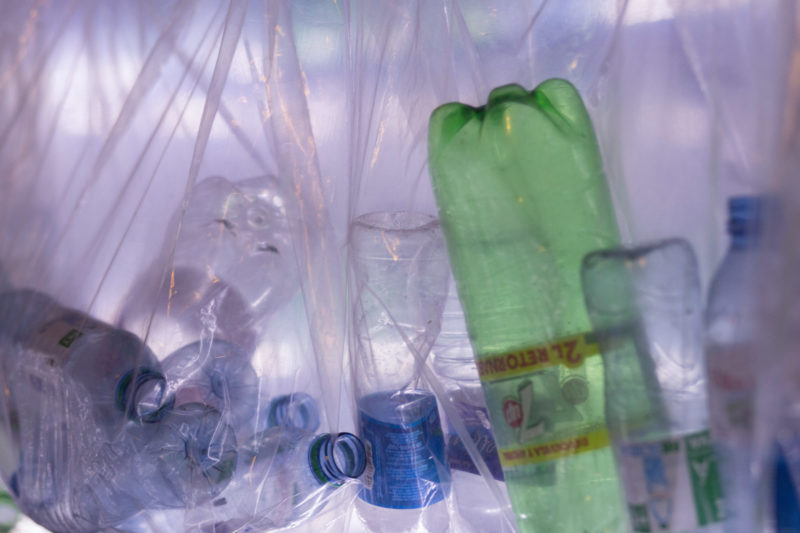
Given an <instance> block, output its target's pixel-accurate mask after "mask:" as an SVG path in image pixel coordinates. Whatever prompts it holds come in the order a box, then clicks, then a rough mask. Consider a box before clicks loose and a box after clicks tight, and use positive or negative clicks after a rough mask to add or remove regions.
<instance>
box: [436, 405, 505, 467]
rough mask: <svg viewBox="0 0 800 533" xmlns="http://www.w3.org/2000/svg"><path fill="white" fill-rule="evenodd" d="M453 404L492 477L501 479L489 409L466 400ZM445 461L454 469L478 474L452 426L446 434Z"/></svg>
mask: <svg viewBox="0 0 800 533" xmlns="http://www.w3.org/2000/svg"><path fill="white" fill-rule="evenodd" d="M453 405H454V406H455V407H456V409H457V410H458V414H459V415H460V417H461V420H462V421H463V422H464V425H465V426H466V428H467V432H469V436H470V437H471V438H472V441H473V442H474V443H475V447H477V448H478V452H479V453H480V454H481V457H482V458H483V460H484V461H485V462H486V466H488V467H489V472H491V474H492V477H494V478H495V479H497V480H498V481H503V469H502V467H501V466H500V457H499V456H498V455H497V444H496V443H495V441H494V434H493V433H492V429H491V425H490V424H489V411H488V410H487V409H486V408H485V407H480V406H477V405H472V404H469V403H467V402H459V401H454V402H453ZM447 462H448V464H449V465H450V468H452V469H454V470H463V471H464V472H470V473H472V474H478V468H477V467H476V466H475V463H474V462H473V461H472V457H470V455H469V452H468V451H467V448H466V447H465V446H464V443H463V442H462V441H461V437H459V436H458V434H457V433H456V432H455V430H454V429H453V428H452V427H450V428H449V431H448V434H447Z"/></svg>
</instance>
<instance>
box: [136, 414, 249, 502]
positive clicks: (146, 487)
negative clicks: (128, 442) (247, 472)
mask: <svg viewBox="0 0 800 533" xmlns="http://www.w3.org/2000/svg"><path fill="white" fill-rule="evenodd" d="M237 457H238V448H237V441H236V436H235V434H234V431H233V428H231V426H230V425H228V424H227V423H226V422H225V419H224V417H223V416H222V414H221V413H220V412H219V411H217V410H216V409H214V408H213V407H209V406H208V405H203V404H200V403H187V404H184V405H180V406H178V407H176V408H174V409H171V410H170V411H169V412H168V413H167V415H166V416H165V417H164V419H163V420H161V421H160V422H159V424H158V431H157V432H156V433H155V434H154V435H153V436H152V437H151V438H150V439H149V442H148V443H147V444H146V446H145V447H144V449H143V450H142V451H141V452H140V453H139V454H138V455H137V456H136V457H135V460H134V461H133V464H132V466H134V467H135V468H136V469H137V476H136V477H137V479H138V480H139V482H140V483H141V490H143V491H145V492H146V493H147V494H149V495H150V496H151V498H150V502H152V504H154V506H155V507H189V508H191V507H193V506H195V505H198V504H202V503H204V502H207V501H209V500H211V499H213V498H215V497H216V496H218V495H219V494H220V493H221V492H222V491H223V490H224V489H225V487H226V486H228V483H230V481H231V479H233V476H234V473H235V471H236V464H237Z"/></svg>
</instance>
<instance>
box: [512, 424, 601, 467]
mask: <svg viewBox="0 0 800 533" xmlns="http://www.w3.org/2000/svg"><path fill="white" fill-rule="evenodd" d="M609 443H610V441H609V438H608V431H606V429H605V428H603V429H599V430H597V431H593V432H591V433H585V434H583V435H577V436H575V437H570V438H568V439H561V440H555V441H551V442H544V443H541V444H530V445H528V446H520V447H516V448H502V449H500V450H498V453H499V454H500V463H501V464H502V465H503V468H509V467H514V466H522V465H528V464H532V463H543V462H546V461H553V460H555V459H563V458H564V457H570V456H572V455H577V454H579V453H584V452H591V451H593V450H599V449H600V448H605V447H606V446H608V445H609Z"/></svg>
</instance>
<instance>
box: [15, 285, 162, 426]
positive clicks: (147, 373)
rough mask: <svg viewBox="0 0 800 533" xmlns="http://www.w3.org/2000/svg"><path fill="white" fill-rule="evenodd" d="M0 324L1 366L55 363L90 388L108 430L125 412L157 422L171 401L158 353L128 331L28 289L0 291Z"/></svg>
mask: <svg viewBox="0 0 800 533" xmlns="http://www.w3.org/2000/svg"><path fill="white" fill-rule="evenodd" d="M0 324H2V325H1V326H0V337H2V340H3V341H4V342H3V353H2V354H0V355H2V363H3V368H4V371H5V372H8V373H9V374H10V373H11V367H12V366H15V368H16V369H17V370H19V371H21V372H23V373H27V372H28V371H30V372H35V371H36V369H38V368H48V369H59V372H60V373H61V375H62V376H63V377H64V378H65V379H68V380H72V381H74V382H76V383H78V384H80V386H82V387H83V388H85V390H86V391H87V392H88V393H89V396H90V398H91V407H92V411H93V414H94V416H95V419H96V421H97V423H98V425H99V426H100V427H101V428H103V429H104V430H105V431H106V432H107V433H108V435H109V436H111V435H113V434H114V432H116V431H117V430H118V429H119V427H120V426H121V425H122V424H123V423H124V420H125V419H126V418H129V419H132V420H137V421H139V422H156V421H158V420H159V419H160V418H161V417H162V416H163V415H164V413H165V412H166V410H167V409H169V407H170V405H171V401H172V399H171V397H170V396H169V395H168V394H167V387H166V379H165V377H164V375H163V374H162V373H161V368H160V365H159V363H158V361H157V359H156V358H155V356H154V355H153V353H152V352H151V351H150V350H149V349H148V348H147V346H145V345H144V343H142V341H141V340H140V339H139V338H138V337H136V336H135V335H133V334H132V333H129V332H127V331H124V330H121V329H119V328H115V327H113V326H111V325H109V324H105V323H103V322H99V321H97V320H95V319H93V318H91V317H89V316H88V315H86V314H83V313H81V312H79V311H75V310H72V309H67V308H64V307H62V306H61V305H60V304H59V303H58V302H56V301H55V300H53V299H52V298H50V297H49V296H47V295H46V294H44V293H41V292H38V291H34V290H28V289H23V290H15V291H9V292H5V293H2V294H0ZM29 385H30V386H33V387H35V386H36V385H35V383H34V382H31V383H30V384H29Z"/></svg>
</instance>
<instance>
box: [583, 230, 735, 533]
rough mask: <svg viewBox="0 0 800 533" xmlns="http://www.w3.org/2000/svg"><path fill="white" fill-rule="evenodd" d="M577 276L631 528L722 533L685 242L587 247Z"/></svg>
mask: <svg viewBox="0 0 800 533" xmlns="http://www.w3.org/2000/svg"><path fill="white" fill-rule="evenodd" d="M582 280H583V289H584V295H585V299H586V307H587V310H588V311H589V315H590V317H591V319H592V322H593V324H594V325H595V334H596V335H597V338H598V341H599V345H600V347H601V350H602V353H603V357H604V362H605V363H606V364H605V368H606V377H605V380H606V404H607V408H606V412H607V417H608V423H609V429H610V433H611V436H612V439H613V441H614V448H615V452H616V460H617V466H618V469H619V472H620V478H621V479H622V482H623V486H624V489H625V496H626V499H627V503H628V511H629V517H630V522H631V527H632V530H633V531H643V532H644V531H669V532H688V531H703V532H718V531H722V524H721V520H722V507H723V505H722V494H721V483H720V480H719V468H718V465H717V461H716V456H715V452H714V447H713V445H712V441H711V436H710V433H709V430H708V424H709V422H708V408H707V405H706V378H705V366H704V365H705V362H704V357H703V320H702V304H701V295H700V280H699V275H698V272H697V264H696V260H695V257H694V253H693V252H692V249H691V247H690V246H689V244H688V243H687V242H686V241H683V240H680V239H671V240H666V241H661V242H658V243H654V244H649V245H645V246H640V247H635V248H616V249H610V250H600V251H597V252H593V253H591V254H589V255H587V256H586V258H585V260H584V262H583V268H582Z"/></svg>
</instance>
